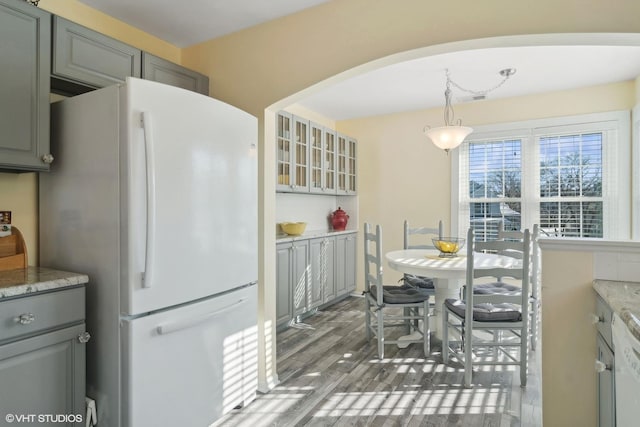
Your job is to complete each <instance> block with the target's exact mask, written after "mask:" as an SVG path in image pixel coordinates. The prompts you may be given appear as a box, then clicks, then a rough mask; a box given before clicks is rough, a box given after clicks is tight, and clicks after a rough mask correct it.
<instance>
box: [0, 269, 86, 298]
mask: <svg viewBox="0 0 640 427" xmlns="http://www.w3.org/2000/svg"><path fill="white" fill-rule="evenodd" d="M88 282H89V276H87V275H86V274H79V273H70V272H68V271H60V270H53V269H51V268H44V267H27V268H24V269H19V270H8V271H0V300H2V299H3V298H10V297H15V296H19V295H25V294H30V293H34V292H41V291H48V290H52V289H58V288H65V287H67V286H75V285H80V284H83V283H88Z"/></svg>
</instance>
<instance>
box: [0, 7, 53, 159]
mask: <svg viewBox="0 0 640 427" xmlns="http://www.w3.org/2000/svg"><path fill="white" fill-rule="evenodd" d="M50 32H51V15H50V14H49V13H48V12H46V11H44V10H41V9H38V8H37V7H34V6H31V5H30V4H28V3H26V2H24V1H17V0H0V40H2V42H1V43H0V56H1V57H2V60H1V61H0V129H2V132H1V133H0V170H35V171H38V170H49V163H48V162H50V157H49V156H50V154H49V69H50V64H51V46H50V43H49V40H50V39H49V34H50Z"/></svg>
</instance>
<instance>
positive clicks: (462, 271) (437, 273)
mask: <svg viewBox="0 0 640 427" xmlns="http://www.w3.org/2000/svg"><path fill="white" fill-rule="evenodd" d="M465 253H466V251H465ZM439 254H440V252H439V251H438V250H435V249H404V250H397V251H391V252H387V254H386V255H385V257H386V258H387V263H388V264H389V267H391V268H392V269H394V270H396V271H399V272H401V273H406V274H414V275H416V276H424V277H430V278H432V279H433V284H434V287H435V306H434V316H433V317H432V319H433V320H432V321H430V322H429V323H430V328H431V330H432V331H434V332H435V337H436V338H438V339H442V330H441V329H442V314H441V312H442V304H444V301H445V299H447V298H460V289H461V288H462V286H463V285H464V281H465V279H466V274H467V257H466V255H458V256H456V257H452V258H442V257H440V256H439ZM473 260H474V261H473V267H474V269H483V268H486V269H491V268H497V267H500V268H516V267H518V265H519V263H520V262H521V261H520V260H518V259H516V258H513V257H509V256H504V255H497V254H486V253H482V252H477V253H475V254H474V257H473ZM434 323H435V325H434Z"/></svg>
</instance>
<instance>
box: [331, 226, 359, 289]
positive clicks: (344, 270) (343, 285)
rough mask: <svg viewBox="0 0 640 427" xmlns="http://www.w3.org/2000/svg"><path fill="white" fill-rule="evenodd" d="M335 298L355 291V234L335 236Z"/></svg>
mask: <svg viewBox="0 0 640 427" xmlns="http://www.w3.org/2000/svg"><path fill="white" fill-rule="evenodd" d="M335 268H336V296H338V297H340V296H342V295H345V294H348V293H349V292H353V291H354V290H355V289H356V234H341V235H338V236H336V266H335Z"/></svg>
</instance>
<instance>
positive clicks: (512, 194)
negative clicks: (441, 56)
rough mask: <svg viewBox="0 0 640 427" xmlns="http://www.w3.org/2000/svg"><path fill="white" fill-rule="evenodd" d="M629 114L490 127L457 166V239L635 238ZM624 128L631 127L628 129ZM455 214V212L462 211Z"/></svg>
mask: <svg viewBox="0 0 640 427" xmlns="http://www.w3.org/2000/svg"><path fill="white" fill-rule="evenodd" d="M628 117H629V114H628V112H623V113H601V114H590V115H584V116H574V117H567V118H557V119H548V120H536V121H531V122H525V123H522V122H521V123H513V124H503V125H496V126H492V127H490V126H486V127H482V128H480V129H479V130H477V131H475V132H474V133H473V134H471V136H470V137H469V138H468V140H467V141H466V142H465V143H464V144H463V145H462V146H461V147H460V149H459V150H458V157H457V159H455V160H456V161H454V168H453V169H454V171H453V173H454V177H453V178H454V179H453V180H452V182H454V187H456V186H457V188H454V190H457V191H456V192H455V193H454V194H456V193H457V195H458V197H457V203H452V212H453V213H454V215H455V219H457V229H458V233H459V235H464V234H465V233H466V230H467V229H468V227H472V228H474V230H475V231H476V235H477V236H478V238H479V239H483V240H484V239H492V238H495V236H496V234H497V227H498V223H499V222H502V223H503V224H504V227H505V229H513V230H517V229H520V228H525V227H528V228H531V227H532V226H533V224H534V223H539V224H540V226H541V229H542V230H543V232H546V233H547V234H549V235H552V236H557V237H590V238H612V239H620V238H622V239H625V238H629V237H630V236H629V230H630V205H629V188H630V180H631V177H630V169H629V165H628V163H629V145H630V141H629V137H628V126H629V121H628ZM625 129H627V130H626V131H625ZM456 211H457V213H456Z"/></svg>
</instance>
